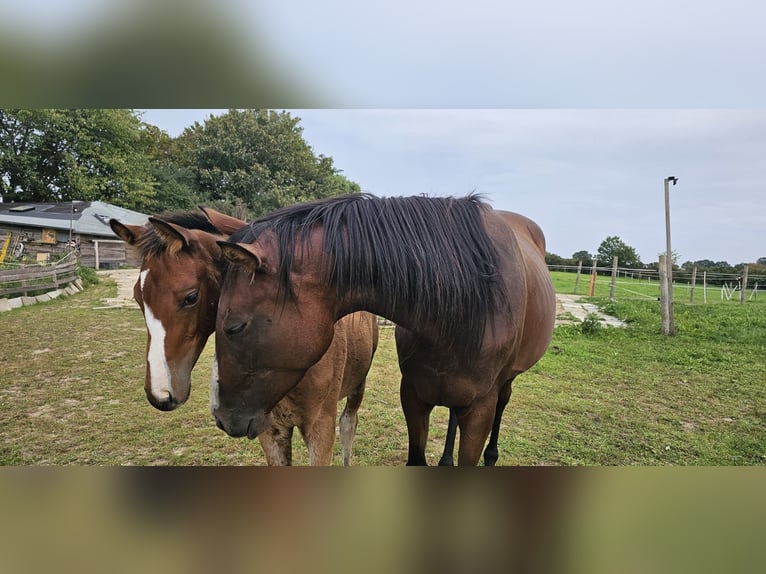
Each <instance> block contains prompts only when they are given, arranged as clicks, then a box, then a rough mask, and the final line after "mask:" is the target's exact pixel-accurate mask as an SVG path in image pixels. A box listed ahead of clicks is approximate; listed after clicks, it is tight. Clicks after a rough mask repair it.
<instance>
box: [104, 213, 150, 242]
mask: <svg viewBox="0 0 766 574" xmlns="http://www.w3.org/2000/svg"><path fill="white" fill-rule="evenodd" d="M109 227H111V228H112V231H114V233H115V234H116V235H117V237H119V238H120V239H122V240H123V241H124V242H125V243H127V244H128V245H135V244H136V243H138V238H139V237H141V234H142V233H143V232H144V228H143V227H141V226H140V225H128V224H127V223H121V222H120V221H119V220H117V219H110V220H109Z"/></svg>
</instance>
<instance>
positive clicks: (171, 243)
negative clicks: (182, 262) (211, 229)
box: [149, 217, 193, 254]
mask: <svg viewBox="0 0 766 574" xmlns="http://www.w3.org/2000/svg"><path fill="white" fill-rule="evenodd" d="M149 223H151V224H152V227H154V230H155V231H156V232H157V235H159V236H160V238H161V239H162V240H163V241H164V242H165V244H166V245H167V247H168V252H169V253H171V254H175V253H178V252H179V251H180V250H181V249H185V248H188V247H189V245H190V244H191V242H192V239H193V236H192V234H191V232H190V231H189V230H188V229H186V228H185V227H181V226H180V225H176V224H175V223H170V222H169V221H165V220H163V219H158V218H156V217H150V218H149Z"/></svg>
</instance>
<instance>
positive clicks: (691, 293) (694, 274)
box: [689, 265, 697, 303]
mask: <svg viewBox="0 0 766 574" xmlns="http://www.w3.org/2000/svg"><path fill="white" fill-rule="evenodd" d="M696 285H697V266H696V265H695V266H694V267H693V268H692V286H691V289H689V303H694V287H695V286H696Z"/></svg>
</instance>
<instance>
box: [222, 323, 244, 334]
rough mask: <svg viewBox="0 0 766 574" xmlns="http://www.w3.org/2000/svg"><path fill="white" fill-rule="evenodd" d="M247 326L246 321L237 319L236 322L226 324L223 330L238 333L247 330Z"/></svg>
mask: <svg viewBox="0 0 766 574" xmlns="http://www.w3.org/2000/svg"><path fill="white" fill-rule="evenodd" d="M245 327H247V322H246V321H237V322H236V323H230V324H228V325H226V326H225V327H224V328H223V330H224V331H225V332H226V334H227V335H238V334H239V333H241V332H242V331H244V330H245Z"/></svg>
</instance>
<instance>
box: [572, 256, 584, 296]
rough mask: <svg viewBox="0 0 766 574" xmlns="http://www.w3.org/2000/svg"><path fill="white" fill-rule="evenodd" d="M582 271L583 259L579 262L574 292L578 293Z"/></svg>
mask: <svg viewBox="0 0 766 574" xmlns="http://www.w3.org/2000/svg"><path fill="white" fill-rule="evenodd" d="M580 272H582V259H580V260H579V261H578V262H577V277H575V286H574V294H575V295H577V286H578V285H579V284H580Z"/></svg>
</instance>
